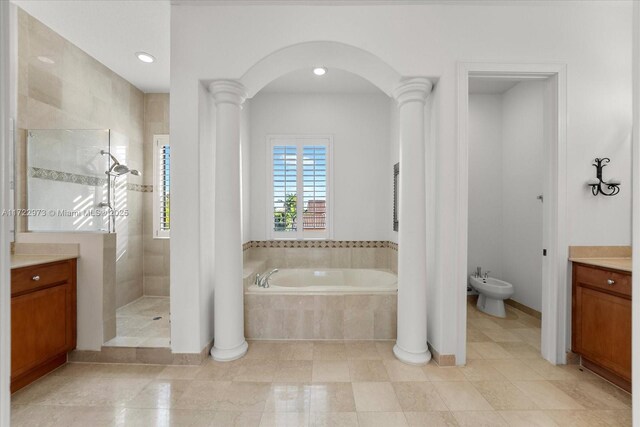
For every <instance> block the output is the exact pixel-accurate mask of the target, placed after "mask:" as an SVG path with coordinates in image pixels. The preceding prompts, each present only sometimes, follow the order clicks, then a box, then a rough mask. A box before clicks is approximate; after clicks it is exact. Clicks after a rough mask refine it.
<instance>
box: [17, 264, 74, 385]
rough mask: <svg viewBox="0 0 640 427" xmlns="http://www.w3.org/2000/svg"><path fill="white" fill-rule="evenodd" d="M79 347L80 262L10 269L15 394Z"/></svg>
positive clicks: (63, 360)
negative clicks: (78, 271) (77, 305)
mask: <svg viewBox="0 0 640 427" xmlns="http://www.w3.org/2000/svg"><path fill="white" fill-rule="evenodd" d="M75 347H76V260H75V259H70V260H64V261H57V262H52V263H48V264H39V265H34V266H29V267H22V268H16V269H13V270H11V392H14V391H16V390H19V389H20V388H22V387H24V386H26V385H28V384H29V383H31V382H33V381H35V380H36V379H38V378H40V377H41V376H43V375H45V374H46V373H48V372H50V371H52V370H53V369H55V368H57V367H58V366H60V365H63V364H64V363H66V361H67V353H68V352H69V351H71V350H73V349H74V348H75Z"/></svg>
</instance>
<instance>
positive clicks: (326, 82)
mask: <svg viewBox="0 0 640 427" xmlns="http://www.w3.org/2000/svg"><path fill="white" fill-rule="evenodd" d="M274 92H278V93H378V94H380V93H382V91H381V90H380V89H378V88H377V87H376V86H374V85H373V84H372V83H370V82H369V81H368V80H365V79H363V78H362V77H360V76H358V75H356V74H353V73H350V72H348V71H344V70H339V69H331V68H330V69H328V70H327V73H326V74H325V75H324V76H316V75H315V74H313V71H312V70H311V69H303V70H297V71H293V72H291V73H288V74H285V75H283V76H281V77H278V78H277V79H275V80H274V81H272V82H271V83H269V84H268V85H266V86H265V87H264V88H262V90H261V91H260V92H259V93H274Z"/></svg>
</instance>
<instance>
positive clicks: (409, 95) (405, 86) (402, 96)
mask: <svg viewBox="0 0 640 427" xmlns="http://www.w3.org/2000/svg"><path fill="white" fill-rule="evenodd" d="M432 88H433V83H431V80H429V79H427V78H425V77H414V78H410V79H406V80H402V81H401V82H400V84H398V86H397V87H396V88H395V89H394V91H393V98H394V99H395V100H396V102H397V103H398V105H402V104H405V103H407V102H422V103H423V104H424V102H425V101H426V100H427V96H429V94H430V93H431V89H432Z"/></svg>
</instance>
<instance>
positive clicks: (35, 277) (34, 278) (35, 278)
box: [31, 276, 40, 282]
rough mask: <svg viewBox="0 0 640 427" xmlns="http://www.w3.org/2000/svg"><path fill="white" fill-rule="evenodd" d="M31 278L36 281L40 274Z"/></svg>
mask: <svg viewBox="0 0 640 427" xmlns="http://www.w3.org/2000/svg"><path fill="white" fill-rule="evenodd" d="M31 280H33V281H36V282H37V281H38V280H40V276H33V277H32V278H31Z"/></svg>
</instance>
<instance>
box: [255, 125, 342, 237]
mask: <svg viewBox="0 0 640 427" xmlns="http://www.w3.org/2000/svg"><path fill="white" fill-rule="evenodd" d="M318 140H323V141H322V142H318ZM266 145H267V150H269V151H268V153H267V155H266V156H265V157H266V161H267V180H266V181H267V192H266V194H267V210H266V219H267V236H268V238H269V239H271V240H332V239H333V229H334V227H333V135H329V134H309V135H306V134H303V135H267V144H266ZM283 145H285V146H296V155H298V154H301V153H302V150H303V147H304V146H305V145H322V146H325V147H326V150H327V156H326V162H327V165H326V169H327V170H326V182H327V184H326V211H327V213H326V227H325V231H323V232H314V231H306V232H305V231H304V229H303V227H299V229H298V230H296V231H295V232H287V231H275V230H274V226H273V225H274V222H273V221H274V219H273V197H274V195H273V148H274V147H276V146H283ZM296 172H297V178H296V183H297V191H296V194H297V195H299V193H300V187H301V185H302V183H303V182H304V181H303V179H302V177H303V171H302V168H299V169H297V171H296ZM303 194H304V190H303ZM303 205H304V198H303V197H298V212H303ZM301 221H302V222H301V223H300V224H301V225H303V224H304V219H302V218H301Z"/></svg>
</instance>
